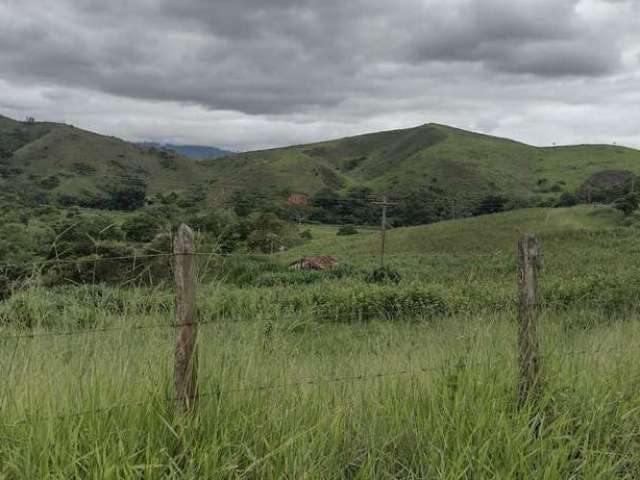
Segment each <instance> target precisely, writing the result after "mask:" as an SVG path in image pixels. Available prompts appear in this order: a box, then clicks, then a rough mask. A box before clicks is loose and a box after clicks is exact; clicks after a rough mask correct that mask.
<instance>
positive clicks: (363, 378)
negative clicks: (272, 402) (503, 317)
mask: <svg viewBox="0 0 640 480" xmlns="http://www.w3.org/2000/svg"><path fill="white" fill-rule="evenodd" d="M620 351H634V352H637V349H636V348H634V349H615V350H614V349H597V350H591V351H587V350H581V351H569V352H564V353H563V354H555V355H554V357H567V356H574V355H581V354H588V353H591V354H593V353H603V352H620ZM540 358H541V359H548V358H550V356H549V355H542V356H540ZM446 360H447V359H444V361H445V362H446ZM458 360H459V359H458ZM495 364H496V362H495V358H494V359H490V360H488V361H472V362H466V363H460V362H459V361H456V359H454V363H453V364H450V365H447V364H446V363H445V364H442V365H438V366H434V367H417V368H405V369H402V370H393V371H383V372H376V373H370V374H366V373H364V374H357V375H346V376H339V377H331V378H323V377H312V378H302V379H298V380H295V381H292V382H284V383H278V384H262V385H257V386H250V387H237V388H224V385H220V387H219V389H218V390H216V391H209V392H202V391H200V392H198V394H197V397H196V398H197V399H200V398H208V397H219V396H221V395H223V394H225V393H240V392H263V391H274V390H287V389H290V388H297V387H304V386H318V385H326V384H339V383H358V382H367V381H373V380H378V379H381V378H386V377H403V376H410V377H413V378H415V377H417V376H418V375H422V374H425V373H434V372H442V373H446V372H447V369H448V368H460V367H464V368H469V367H474V366H492V365H495ZM637 377H638V378H640V375H638V376H637ZM177 400H178V398H177V397H171V398H165V403H170V402H171V403H173V402H176V401H177ZM156 401H158V399H151V400H143V401H140V402H132V403H121V404H118V405H112V406H109V407H103V408H98V409H90V410H89V409H87V410H81V411H77V412H73V413H69V414H61V415H50V416H44V417H39V418H35V419H33V418H25V419H22V420H18V421H15V422H12V423H11V424H5V425H6V426H8V427H11V426H14V427H15V426H19V425H23V424H27V423H33V422H34V421H35V422H36V423H38V422H49V421H52V420H64V419H69V418H77V417H82V416H85V415H96V414H106V413H109V412H112V411H114V410H118V409H122V408H132V407H143V406H148V405H151V404H153V403H155V402H156Z"/></svg>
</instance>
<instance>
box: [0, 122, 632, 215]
mask: <svg viewBox="0 0 640 480" xmlns="http://www.w3.org/2000/svg"><path fill="white" fill-rule="evenodd" d="M604 170H628V171H631V172H634V173H636V174H640V151H638V150H634V149H630V148H624V147H618V146H606V145H593V146H589V145H582V146H569V147H554V148H538V147H533V146H529V145H526V144H523V143H519V142H515V141H512V140H508V139H503V138H497V137H492V136H488V135H481V134H477V133H472V132H467V131H464V130H459V129H456V128H451V127H447V126H444V125H437V124H427V125H422V126H419V127H416V128H410V129H404V130H394V131H388V132H378V133H371V134H367V135H360V136H356V137H350V138H343V139H338V140H331V141H326V142H319V143H313V144H308V145H297V146H291V147H286V148H277V149H271V150H263V151H255V152H248V153H239V154H233V155H229V156H225V157H222V158H215V159H209V160H205V161H203V162H197V161H194V160H192V159H189V158H186V157H183V156H181V155H180V154H178V153H175V152H171V151H164V150H162V149H158V148H154V147H152V146H147V147H140V146H136V145H133V144H131V143H128V142H125V141H123V140H120V139H117V138H114V137H107V136H103V135H99V134H96V133H92V132H88V131H85V130H81V129H78V128H74V127H73V126H70V125H65V124H56V123H43V122H18V121H15V120H11V119H9V118H6V117H1V116H0V185H2V187H3V191H4V192H5V194H6V192H7V191H11V190H13V191H15V192H29V194H30V195H32V196H35V197H36V198H40V199H43V201H53V200H55V199H56V198H58V197H59V196H60V195H67V196H82V195H85V196H87V195H92V194H95V193H96V192H99V191H100V190H101V189H102V188H103V187H104V185H105V184H108V183H114V182H116V183H117V182H126V181H127V180H130V179H132V178H133V179H140V180H142V181H144V183H145V184H146V185H147V187H148V193H149V194H150V195H153V194H156V193H166V192H170V191H185V190H200V191H201V192H202V193H203V195H204V194H208V196H209V198H210V199H211V200H212V199H216V200H219V199H221V198H223V199H224V198H226V197H228V196H229V194H230V193H231V192H233V191H236V190H246V191H251V192H253V193H257V194H260V195H264V196H267V197H269V198H283V197H284V196H285V195H286V193H287V192H291V191H295V192H301V193H307V194H309V195H313V194H315V193H317V192H319V191H321V190H326V189H330V190H333V191H334V192H336V193H337V194H341V193H345V192H347V191H348V190H349V188H351V187H366V188H369V189H371V191H372V192H373V193H385V194H389V195H391V196H392V197H393V196H396V197H403V196H406V195H407V194H409V193H411V192H429V194H430V195H432V197H430V198H432V199H433V198H441V199H443V200H445V201H448V200H449V199H455V200H456V201H457V202H459V203H458V205H457V208H458V209H459V212H460V214H462V215H464V214H465V213H468V212H469V211H471V210H472V208H473V207H474V205H477V204H478V202H479V201H480V200H481V199H483V198H486V197H487V196H489V195H502V196H504V197H506V198H507V199H509V200H511V201H512V202H515V203H516V204H518V205H519V203H517V202H523V203H522V205H538V204H540V203H541V202H544V201H545V200H549V201H551V200H554V199H557V198H558V197H560V195H561V194H562V192H565V191H568V192H574V191H576V190H577V189H578V188H579V187H580V185H582V184H583V183H584V182H585V181H586V180H587V179H588V178H589V177H590V176H591V175H593V174H595V173H597V172H602V171H604ZM419 201H422V202H424V200H419ZM430 201H433V200H430ZM447 208H448V207H447ZM465 209H466V210H465Z"/></svg>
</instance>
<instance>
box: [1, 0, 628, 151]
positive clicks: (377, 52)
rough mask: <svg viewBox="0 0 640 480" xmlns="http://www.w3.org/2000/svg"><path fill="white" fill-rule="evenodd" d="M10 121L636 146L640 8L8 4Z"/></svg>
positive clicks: (448, 2)
mask: <svg viewBox="0 0 640 480" xmlns="http://www.w3.org/2000/svg"><path fill="white" fill-rule="evenodd" d="M0 114H4V115H8V116H12V117H15V118H24V117H25V116H27V115H31V116H34V117H36V119H42V120H54V121H65V122H67V123H72V124H74V125H76V126H78V127H82V128H87V129H90V130H94V131H98V132H100V133H105V134H111V135H117V136H120V137H123V138H126V139H129V140H153V141H169V142H175V143H199V144H210V145H218V146H223V147H228V148H233V149H237V150H246V149H255V148H262V147H270V146H279V145H287V144H292V143H304V142H309V141H313V140H320V139H328V138H334V137H342V136H347V135H352V134H356V133H363V132H368V131H376V130H383V129H392V128H402V127H410V126H415V125H420V124H423V123H429V122H438V123H446V124H450V125H454V126H458V127H461V128H468V129H473V130H477V131H481V132H485V133H489V134H495V135H500V136H507V137H511V138H515V139H519V140H522V141H526V142H529V143H533V144H537V145H550V144H552V143H554V142H556V143H558V144H567V143H595V142H598V143H600V142H604V143H613V142H617V143H619V144H626V145H630V146H636V147H640V0H179V1H176V0H110V1H105V0H55V1H53V0H0Z"/></svg>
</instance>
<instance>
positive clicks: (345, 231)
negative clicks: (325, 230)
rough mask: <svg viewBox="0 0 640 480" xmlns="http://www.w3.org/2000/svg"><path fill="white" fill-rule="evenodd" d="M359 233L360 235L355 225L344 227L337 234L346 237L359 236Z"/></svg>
mask: <svg viewBox="0 0 640 480" xmlns="http://www.w3.org/2000/svg"><path fill="white" fill-rule="evenodd" d="M358 233H359V232H358V229H357V228H356V227H354V226H353V225H343V226H342V227H340V228H339V229H338V232H337V233H336V235H338V236H346V235H357V234H358Z"/></svg>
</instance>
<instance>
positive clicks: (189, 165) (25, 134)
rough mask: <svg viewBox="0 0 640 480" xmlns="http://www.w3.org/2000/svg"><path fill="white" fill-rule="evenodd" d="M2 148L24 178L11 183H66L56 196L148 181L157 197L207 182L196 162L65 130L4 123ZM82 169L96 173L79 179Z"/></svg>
mask: <svg viewBox="0 0 640 480" xmlns="http://www.w3.org/2000/svg"><path fill="white" fill-rule="evenodd" d="M0 148H2V149H4V150H5V151H10V152H12V154H13V156H12V157H11V158H10V159H9V160H5V163H7V164H8V165H9V166H11V167H15V168H19V169H21V170H22V172H23V173H22V174H21V175H20V176H19V177H18V179H13V180H12V182H16V181H18V182H20V181H22V182H25V185H29V182H33V181H35V182H37V181H38V180H40V179H43V178H45V177H48V176H51V175H58V176H59V179H60V180H61V183H60V185H59V186H58V187H56V188H55V189H54V190H53V191H52V192H53V193H54V194H55V193H62V192H64V193H71V194H77V193H80V192H81V191H83V190H89V191H94V190H95V189H96V188H98V187H99V186H101V185H104V184H105V182H110V181H120V180H123V179H125V178H128V177H135V178H144V179H145V181H146V182H147V184H148V185H149V187H150V190H151V191H152V192H157V191H168V190H182V189H186V188H189V187H191V186H194V185H196V184H198V183H200V182H201V181H202V180H203V176H202V173H203V172H202V169H201V168H200V167H199V165H198V163H197V162H196V161H193V160H190V159H187V158H184V157H181V156H177V155H176V156H175V157H174V158H173V159H171V160H170V161H169V162H167V161H166V159H162V158H161V157H160V155H159V154H158V152H154V151H149V150H148V149H143V148H139V147H137V146H135V145H132V144H130V143H127V142H125V141H123V140H120V139H117V138H114V137H107V136H103V135H98V134H95V133H92V132H88V131H85V130H80V129H77V128H74V127H72V126H69V125H63V124H53V123H35V124H27V123H23V122H16V121H13V120H10V119H7V118H4V117H0ZM77 164H84V165H89V166H90V167H92V168H93V169H94V170H95V171H93V172H89V173H87V174H85V175H82V174H78V173H77V172H76V165H77ZM169 164H170V165H169ZM167 165H169V166H167Z"/></svg>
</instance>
